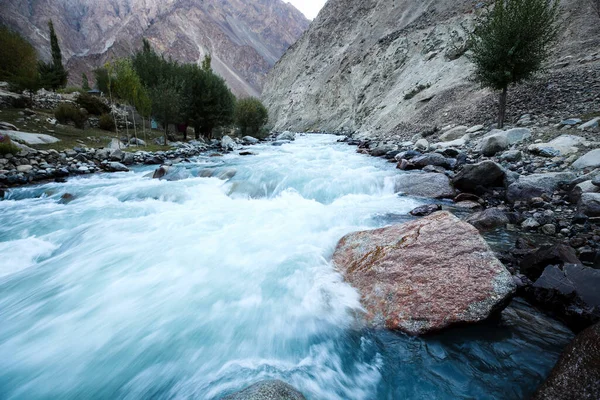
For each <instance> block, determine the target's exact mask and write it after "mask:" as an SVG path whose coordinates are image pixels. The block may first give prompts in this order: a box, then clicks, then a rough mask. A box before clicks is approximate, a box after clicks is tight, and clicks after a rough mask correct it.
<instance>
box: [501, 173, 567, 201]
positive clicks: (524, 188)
mask: <svg viewBox="0 0 600 400" xmlns="http://www.w3.org/2000/svg"><path fill="white" fill-rule="evenodd" d="M573 179H575V174H573V173H571V172H549V173H546V174H533V175H528V176H521V177H519V179H518V180H517V181H516V182H514V183H512V184H511V185H510V186H509V187H508V190H507V193H506V198H507V199H508V201H510V202H515V201H528V200H530V199H532V198H534V197H540V196H542V195H544V194H545V195H552V194H553V193H554V191H555V190H556V189H557V188H558V186H559V185H560V184H561V183H568V182H571V181H572V180H573Z"/></svg>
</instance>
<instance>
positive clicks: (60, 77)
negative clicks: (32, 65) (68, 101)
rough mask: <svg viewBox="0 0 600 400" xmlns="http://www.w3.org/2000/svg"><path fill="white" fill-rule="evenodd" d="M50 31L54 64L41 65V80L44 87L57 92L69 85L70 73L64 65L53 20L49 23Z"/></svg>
mask: <svg viewBox="0 0 600 400" xmlns="http://www.w3.org/2000/svg"><path fill="white" fill-rule="evenodd" d="M48 29H49V30H50V50H51V52H52V62H50V63H43V62H42V63H40V65H39V70H40V79H41V83H42V86H43V87H45V88H46V89H53V90H56V89H58V88H61V87H65V86H66V85H67V79H68V78H69V73H68V72H67V70H65V67H64V65H63V63H62V52H61V50H60V45H59V44H58V37H57V36H56V32H55V30H54V24H53V23H52V20H50V21H48Z"/></svg>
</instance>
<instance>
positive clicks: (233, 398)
mask: <svg viewBox="0 0 600 400" xmlns="http://www.w3.org/2000/svg"><path fill="white" fill-rule="evenodd" d="M222 400H305V397H304V396H303V395H302V393H300V392H299V391H297V390H296V389H294V388H293V387H292V386H290V385H288V384H287V383H285V382H282V381H280V380H269V381H262V382H258V383H255V384H254V385H252V386H249V387H248V388H246V389H244V390H242V391H241V392H237V393H233V394H230V395H229V396H226V397H223V399H222Z"/></svg>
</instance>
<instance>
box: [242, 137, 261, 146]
mask: <svg viewBox="0 0 600 400" xmlns="http://www.w3.org/2000/svg"><path fill="white" fill-rule="evenodd" d="M242 142H243V143H244V144H246V145H249V144H257V143H258V142H259V140H258V139H257V138H254V137H252V136H244V137H243V138H242Z"/></svg>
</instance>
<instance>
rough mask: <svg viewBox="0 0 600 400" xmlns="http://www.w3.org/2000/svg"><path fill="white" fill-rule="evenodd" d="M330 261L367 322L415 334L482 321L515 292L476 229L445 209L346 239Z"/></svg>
mask: <svg viewBox="0 0 600 400" xmlns="http://www.w3.org/2000/svg"><path fill="white" fill-rule="evenodd" d="M333 262H334V264H335V266H336V267H337V268H338V269H339V271H340V272H341V273H342V275H343V276H344V278H345V279H346V281H347V282H348V283H350V284H351V285H352V286H354V287H355V288H356V289H358V291H359V292H360V294H361V297H362V304H363V305H364V307H365V308H366V311H367V319H368V321H370V322H371V323H373V324H374V325H375V326H380V327H386V328H389V329H398V330H401V331H404V332H406V333H409V334H413V335H418V334H425V333H428V332H433V331H438V330H440V329H444V328H446V327H449V326H452V325H455V324H462V323H473V322H478V321H481V320H484V319H486V318H488V317H489V316H490V315H491V314H492V313H493V312H495V311H498V310H501V309H502V308H503V307H504V306H505V304H506V301H507V299H508V298H509V297H510V296H511V295H512V294H513V293H514V291H515V284H514V282H513V279H512V277H511V275H510V273H509V272H508V271H507V270H506V268H505V267H504V265H502V263H500V261H498V259H497V258H496V257H495V256H494V253H493V252H492V250H491V249H490V247H489V246H488V245H487V243H486V242H485V240H484V239H483V238H482V237H481V235H480V234H479V232H477V230H476V229H475V228H474V227H473V226H471V225H469V224H467V223H465V222H462V221H461V220H459V219H458V218H456V217H455V216H453V215H452V214H450V213H449V212H445V211H441V212H437V213H435V214H432V215H430V216H428V217H424V218H422V219H419V220H416V221H412V222H408V223H406V224H401V225H394V226H390V227H387V228H382V229H376V230H372V231H363V232H355V233H351V234H349V235H346V236H345V237H343V238H342V239H341V240H340V241H339V243H338V245H337V247H336V250H335V253H334V255H333Z"/></svg>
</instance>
